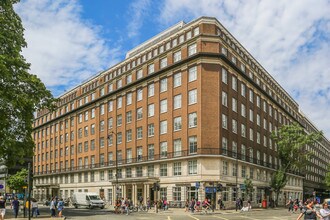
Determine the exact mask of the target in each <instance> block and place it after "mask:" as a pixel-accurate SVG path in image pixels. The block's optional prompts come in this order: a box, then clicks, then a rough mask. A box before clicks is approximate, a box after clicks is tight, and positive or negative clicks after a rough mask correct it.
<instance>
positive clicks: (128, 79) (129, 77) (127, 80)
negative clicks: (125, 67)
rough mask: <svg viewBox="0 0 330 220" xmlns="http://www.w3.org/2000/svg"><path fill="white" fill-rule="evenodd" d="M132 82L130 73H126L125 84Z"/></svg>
mask: <svg viewBox="0 0 330 220" xmlns="http://www.w3.org/2000/svg"><path fill="white" fill-rule="evenodd" d="M131 82H132V74H128V75H127V76H126V84H129V83H131Z"/></svg>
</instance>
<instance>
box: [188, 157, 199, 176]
mask: <svg viewBox="0 0 330 220" xmlns="http://www.w3.org/2000/svg"><path fill="white" fill-rule="evenodd" d="M188 174H189V175H194V174H197V160H190V161H188Z"/></svg>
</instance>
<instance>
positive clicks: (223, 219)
mask: <svg viewBox="0 0 330 220" xmlns="http://www.w3.org/2000/svg"><path fill="white" fill-rule="evenodd" d="M213 217H214V218H219V219H222V220H229V219H228V218H223V217H220V216H216V215H214V216H213Z"/></svg>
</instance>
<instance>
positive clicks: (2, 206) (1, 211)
mask: <svg viewBox="0 0 330 220" xmlns="http://www.w3.org/2000/svg"><path fill="white" fill-rule="evenodd" d="M5 215H6V200H5V199H4V198H3V196H0V220H3V219H5Z"/></svg>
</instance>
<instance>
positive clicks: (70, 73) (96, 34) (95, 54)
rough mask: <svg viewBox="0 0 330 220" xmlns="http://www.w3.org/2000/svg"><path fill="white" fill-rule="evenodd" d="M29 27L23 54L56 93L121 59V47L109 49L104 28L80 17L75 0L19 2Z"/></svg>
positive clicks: (79, 10)
mask: <svg viewBox="0 0 330 220" xmlns="http://www.w3.org/2000/svg"><path fill="white" fill-rule="evenodd" d="M15 10H16V11H17V13H18V14H19V15H20V17H21V19H22V21H23V26H24V28H25V32H24V34H25V39H26V41H27V43H28V48H26V49H24V50H23V55H24V56H25V57H26V59H27V61H28V62H29V63H31V73H34V74H36V75H38V76H39V77H40V78H41V79H42V81H43V82H44V83H45V85H46V86H47V87H48V88H52V90H53V91H54V95H59V94H60V93H62V92H63V91H59V90H60V89H62V88H63V90H66V89H68V88H70V87H72V86H75V85H77V84H79V83H80V82H81V81H83V80H85V79H87V78H88V77H90V76H92V75H95V74H96V73H97V72H99V71H101V70H104V69H106V68H107V67H109V66H111V65H112V64H114V63H116V62H117V61H118V58H117V56H118V54H119V48H113V49H108V47H107V46H106V42H105V41H104V40H103V39H102V38H101V37H100V28H99V27H97V26H94V25H93V24H90V23H89V22H88V21H84V20H82V19H81V17H80V12H81V6H80V5H79V4H78V3H77V2H76V1H74V0H70V1H66V0H44V1H40V0H24V1H22V2H21V3H19V4H18V5H16V6H15Z"/></svg>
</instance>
